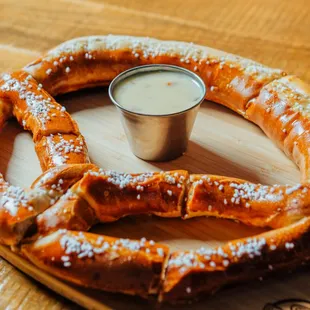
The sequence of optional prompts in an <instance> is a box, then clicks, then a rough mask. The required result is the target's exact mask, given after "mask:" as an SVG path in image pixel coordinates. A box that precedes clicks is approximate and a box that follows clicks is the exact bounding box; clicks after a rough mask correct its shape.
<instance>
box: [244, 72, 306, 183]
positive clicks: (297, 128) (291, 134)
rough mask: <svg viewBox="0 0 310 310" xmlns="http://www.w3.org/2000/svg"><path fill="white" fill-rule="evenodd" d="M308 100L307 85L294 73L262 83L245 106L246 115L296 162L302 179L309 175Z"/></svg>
mask: <svg viewBox="0 0 310 310" xmlns="http://www.w3.org/2000/svg"><path fill="white" fill-rule="evenodd" d="M309 104H310V87H309V85H307V84H306V83H304V82H303V81H301V80H300V79H298V78H297V77H295V76H287V77H284V78H281V79H279V80H276V81H273V82H271V83H270V84H268V85H266V86H265V87H263V88H262V90H261V92H260V94H259V96H258V97H257V98H255V99H253V100H251V101H250V102H249V104H248V108H247V110H246V118H248V119H249V120H250V121H252V122H254V123H255V124H257V125H258V126H259V127H260V128H261V129H262V130H263V131H264V132H265V133H266V135H267V136H268V137H269V138H270V139H271V140H272V141H274V142H275V143H276V144H277V145H278V146H279V147H280V148H281V149H282V150H283V151H284V152H285V154H286V155H287V156H289V157H290V158H291V159H293V160H294V162H295V163H296V164H297V165H298V166H299V168H300V171H301V181H302V182H308V180H309V178H310V167H309V163H310V158H309V150H308V145H309V142H310V134H309V130H310V125H309V124H310V123H309V116H310V113H309V110H308V106H309Z"/></svg>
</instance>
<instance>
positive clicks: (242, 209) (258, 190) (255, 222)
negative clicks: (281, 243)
mask: <svg viewBox="0 0 310 310" xmlns="http://www.w3.org/2000/svg"><path fill="white" fill-rule="evenodd" d="M187 191H188V194H187V202H186V207H185V212H184V217H185V218H191V217H195V216H203V215H206V216H215V217H220V218H228V219H234V220H238V221H241V222H243V223H245V224H247V225H251V226H261V227H264V226H269V227H272V228H278V227H283V226H286V225H289V224H291V223H293V222H295V221H297V220H299V219H301V218H303V217H304V216H308V215H310V196H309V193H310V186H309V185H308V184H303V185H302V184H297V185H292V186H288V185H287V186H280V185H274V186H266V185H261V184H254V183H250V182H247V181H244V180H240V179H235V178H228V177H222V176H214V175H198V174H196V175H195V174H192V175H190V179H189V183H188V189H187Z"/></svg>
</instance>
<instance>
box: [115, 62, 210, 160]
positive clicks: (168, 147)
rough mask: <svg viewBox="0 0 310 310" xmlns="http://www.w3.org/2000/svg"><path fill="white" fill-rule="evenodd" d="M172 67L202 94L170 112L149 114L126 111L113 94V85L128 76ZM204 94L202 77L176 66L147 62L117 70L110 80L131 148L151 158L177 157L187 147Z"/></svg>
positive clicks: (144, 156) (142, 156)
mask: <svg viewBox="0 0 310 310" xmlns="http://www.w3.org/2000/svg"><path fill="white" fill-rule="evenodd" d="M152 71H172V72H181V73H184V74H187V75H188V76H190V77H191V78H192V79H193V80H195V81H196V83H197V84H198V85H199V86H200V87H201V98H200V99H199V100H198V101H197V103H196V104H194V105H193V106H192V107H190V108H188V109H186V110H183V111H180V112H177V113H172V114H164V115H148V114H142V113H136V112H132V111H129V110H127V109H125V108H124V107H122V106H121V105H120V104H119V103H118V102H117V101H116V100H115V98H114V96H113V91H114V88H115V86H116V85H117V84H118V83H119V82H121V81H122V80H124V79H126V78H128V77H129V76H132V75H135V74H140V73H145V72H152ZM205 95H206V87H205V84H204V82H203V80H202V79H201V78H200V77H199V76H198V75H197V74H195V73H193V72H191V71H189V70H187V69H184V68H181V67H177V66H170V65H146V66H140V67H135V68H132V69H129V70H127V71H124V72H122V73H121V74H119V75H118V76H117V77H116V78H115V79H114V80H113V81H112V82H111V84H110V87H109V96H110V98H111V100H112V102H113V103H114V104H115V106H116V107H117V109H118V110H119V111H120V115H121V121H122V124H123V127H124V130H125V133H126V136H127V139H128V141H129V145H130V148H131V150H132V152H133V153H134V154H135V155H136V156H137V157H139V158H141V159H144V160H150V161H167V160H171V159H174V158H176V157H179V156H180V155H182V154H183V153H184V152H185V151H186V148H187V144H188V140H189V137H190V135H191V132H192V129H193V125H194V122H195V119H196V115H197V112H198V109H199V106H200V104H201V103H202V102H203V100H204V98H205Z"/></svg>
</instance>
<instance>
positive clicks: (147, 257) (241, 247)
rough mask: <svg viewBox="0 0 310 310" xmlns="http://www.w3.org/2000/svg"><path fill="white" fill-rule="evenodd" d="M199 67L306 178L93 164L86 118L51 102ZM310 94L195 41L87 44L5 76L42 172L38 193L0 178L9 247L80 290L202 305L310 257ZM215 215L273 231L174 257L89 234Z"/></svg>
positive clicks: (0, 211)
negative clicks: (133, 223) (109, 225)
mask: <svg viewBox="0 0 310 310" xmlns="http://www.w3.org/2000/svg"><path fill="white" fill-rule="evenodd" d="M154 63H167V64H172V65H177V66H182V67H185V68H187V69H189V70H192V71H195V72H196V73H197V74H198V75H200V77H201V78H202V79H203V80H204V82H205V84H206V87H207V89H208V91H207V97H206V99H209V100H212V101H214V102H217V103H219V104H222V105H225V106H227V107H228V108H230V109H232V110H234V111H235V112H237V113H239V114H241V115H242V116H244V117H245V118H246V119H248V120H250V121H252V122H254V123H255V124H257V125H258V126H259V127H260V128H261V129H262V130H263V131H264V132H265V133H266V135H267V136H268V137H270V138H271V139H272V140H273V141H274V142H276V143H277V145H278V146H279V147H280V148H281V149H282V150H283V151H284V152H285V153H286V155H287V156H289V157H290V158H291V159H292V160H293V161H294V162H295V163H296V164H297V165H298V166H299V168H300V171H301V183H300V184H296V185H293V186H289V185H273V186H265V185H261V184H254V183H250V182H248V181H245V180H240V179H235V178H229V177H222V176H215V175H198V174H189V173H188V172H187V171H184V170H178V171H168V172H152V173H150V172H149V173H140V174H127V173H119V172H114V171H104V170H102V169H99V168H98V167H96V166H95V165H92V164H91V163H90V160H89V157H88V154H87V146H86V143H85V140H84V138H83V136H82V135H81V133H80V132H79V128H78V126H77V124H76V122H75V121H74V120H73V119H72V118H71V116H70V115H69V114H68V113H67V112H66V110H65V108H64V107H62V106H61V105H59V104H58V103H57V102H56V101H55V99H54V98H53V97H52V95H57V94H61V93H66V92H70V91H74V90H77V89H81V88H88V87H94V86H98V85H106V84H108V83H109V82H110V81H111V80H112V79H113V78H114V77H115V76H116V75H117V74H119V73H120V72H122V71H124V70H126V69H129V68H132V67H134V66H139V65H144V64H154ZM309 94H310V88H309V86H308V85H306V84H305V83H304V82H302V81H301V80H299V79H298V78H297V77H295V76H286V74H285V73H284V72H283V71H281V70H276V69H271V68H268V67H265V66H263V65H261V64H258V63H255V62H253V61H251V60H247V59H243V58H241V57H238V56H234V55H231V54H227V53H224V52H221V51H217V50H214V49H211V48H207V47H202V46H198V45H194V44H188V43H182V42H173V41H159V40H155V39H150V38H139V37H127V36H112V35H111V36H98V37H87V38H78V39H75V40H72V41H68V42H65V43H63V44H62V45H60V46H58V47H56V48H55V49H53V50H51V51H49V52H48V53H47V54H46V55H45V56H44V57H42V58H40V59H38V60H37V61H35V62H33V63H31V64H29V65H27V66H26V67H25V68H23V69H22V70H21V71H18V72H14V73H12V74H4V75H3V76H2V78H1V80H0V126H2V125H3V124H4V123H5V121H6V120H7V119H8V118H9V117H11V116H12V115H14V116H15V117H16V119H17V120H18V122H19V123H20V124H21V125H22V126H23V127H24V129H25V130H29V131H31V132H32V134H33V140H34V143H35V148H36V152H37V155H38V157H39V160H40V163H41V167H42V170H43V171H45V172H44V173H43V174H42V175H41V176H40V177H39V178H38V179H37V180H36V181H35V182H34V183H33V184H32V186H31V188H30V189H29V190H24V189H22V188H19V187H15V186H13V185H10V184H9V183H7V182H5V181H4V179H3V177H2V175H1V176H0V242H1V243H2V244H6V245H18V246H19V249H20V253H21V254H22V255H23V256H24V257H26V258H27V259H29V260H30V261H31V262H32V263H33V264H35V265H36V266H37V267H38V268H41V269H43V270H46V271H47V272H49V273H51V274H53V275H55V276H57V277H59V278H61V279H63V280H66V281H69V282H72V283H75V284H78V285H81V286H86V287H91V288H96V289H101V290H106V291H112V292H123V293H129V294H136V295H140V296H143V297H151V296H152V295H155V296H157V297H158V298H159V301H167V302H175V301H179V300H187V299H192V298H195V297H198V296H201V295H205V294H207V293H212V292H214V291H216V290H217V289H218V288H220V287H222V286H224V285H226V284H229V283H232V282H235V281H240V280H248V279H250V278H253V277H258V276H262V275H265V274H268V273H270V272H272V271H274V270H277V269H281V268H287V267H294V266H298V265H299V264H301V263H303V262H305V261H307V260H308V259H309V257H310V242H309V226H310V218H309V217H308V216H309V213H310V210H309V205H310V192H309V187H310V185H309V178H310V174H309V171H310V169H309V163H310V161H309V150H310V144H309V143H310V134H309V126H310V125H309V107H310V95H309ZM143 213H144V214H154V215H157V216H161V217H182V218H183V219H188V218H191V217H195V216H215V217H220V218H228V219H234V220H238V221H241V222H243V223H245V224H247V225H252V226H259V227H263V226H268V227H271V228H272V229H273V230H270V231H268V232H266V233H263V234H260V235H257V236H254V237H250V238H246V239H240V240H234V241H230V242H228V243H227V244H226V245H224V246H221V247H216V248H213V249H209V248H201V249H199V250H195V251H191V250H188V251H176V252H171V251H170V250H169V248H168V247H167V246H166V245H163V244H157V243H155V242H154V241H147V240H146V239H145V238H142V239H141V240H129V239H121V238H112V237H107V236H102V235H96V234H92V233H88V232H87V231H88V230H89V229H90V228H91V227H92V226H93V225H94V224H96V223H105V222H111V221H116V220H118V219H119V218H121V217H123V216H126V215H133V214H143Z"/></svg>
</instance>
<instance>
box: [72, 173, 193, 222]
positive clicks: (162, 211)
mask: <svg viewBox="0 0 310 310" xmlns="http://www.w3.org/2000/svg"><path fill="white" fill-rule="evenodd" d="M187 179H188V172H187V171H183V170H176V171H170V172H154V173H153V172H149V173H141V174H126V173H118V172H115V171H103V170H100V171H99V172H90V173H87V174H86V175H85V176H84V177H83V179H81V181H80V182H79V183H78V184H77V186H76V187H75V188H74V192H75V193H76V194H77V195H78V196H80V197H82V198H84V200H85V201H87V202H88V204H89V205H90V206H91V207H92V208H93V209H94V210H95V213H96V216H97V218H98V220H99V221H100V222H111V221H115V220H117V219H119V218H121V217H123V216H126V215H134V214H143V213H144V214H155V215H159V216H163V217H179V216H181V209H182V204H183V197H184V193H185V185H186V181H187Z"/></svg>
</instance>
